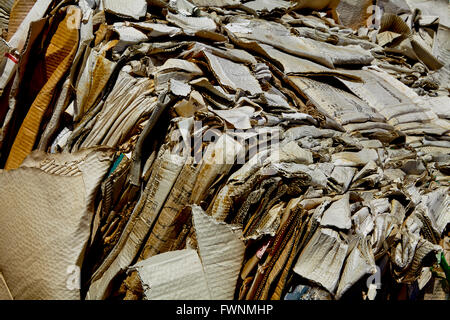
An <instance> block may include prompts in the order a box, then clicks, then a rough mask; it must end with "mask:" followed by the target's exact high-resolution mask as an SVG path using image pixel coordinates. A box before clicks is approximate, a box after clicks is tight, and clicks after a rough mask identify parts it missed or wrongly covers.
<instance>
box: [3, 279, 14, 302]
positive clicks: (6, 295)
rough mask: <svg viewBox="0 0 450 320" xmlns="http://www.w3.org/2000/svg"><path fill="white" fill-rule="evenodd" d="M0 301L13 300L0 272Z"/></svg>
mask: <svg viewBox="0 0 450 320" xmlns="http://www.w3.org/2000/svg"><path fill="white" fill-rule="evenodd" d="M0 300H14V298H13V296H12V295H11V292H10V291H9V288H8V284H7V283H6V281H5V278H4V277H3V274H2V273H1V272H0Z"/></svg>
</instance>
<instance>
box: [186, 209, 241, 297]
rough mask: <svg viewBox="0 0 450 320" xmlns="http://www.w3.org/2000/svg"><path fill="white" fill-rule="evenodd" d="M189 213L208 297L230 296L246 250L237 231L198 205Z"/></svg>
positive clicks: (232, 295)
mask: <svg viewBox="0 0 450 320" xmlns="http://www.w3.org/2000/svg"><path fill="white" fill-rule="evenodd" d="M192 214H193V221H194V228H195V233H196V236H197V241H198V247H199V254H200V258H201V260H202V264H203V269H204V271H205V274H206V279H207V283H208V288H209V290H210V294H211V298H212V299H214V300H230V299H233V297H234V291H235V287H236V281H237V278H238V276H239V271H240V269H241V265H242V262H243V258H244V250H245V246H244V243H243V241H242V240H241V239H240V232H235V231H233V230H232V228H231V226H229V225H227V224H225V223H222V222H218V221H216V220H215V219H214V218H212V217H210V216H208V215H207V214H206V213H205V212H204V211H203V210H202V209H201V208H200V207H198V206H195V205H194V206H193V207H192Z"/></svg>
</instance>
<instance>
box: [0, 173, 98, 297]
mask: <svg viewBox="0 0 450 320" xmlns="http://www.w3.org/2000/svg"><path fill="white" fill-rule="evenodd" d="M43 186H45V188H43ZM0 206H1V208H2V214H1V215H0V226H1V227H0V228H1V229H2V230H1V232H0V270H2V273H3V275H4V277H5V280H6V283H7V284H8V287H9V289H10V291H11V294H12V296H13V297H14V298H15V299H79V298H80V292H79V288H78V286H79V282H78V281H77V280H79V278H77V277H78V275H79V273H78V271H79V267H80V266H81V262H82V254H83V252H84V249H85V246H86V244H87V241H88V238H89V233H90V221H91V219H92V216H91V214H90V213H89V212H88V211H87V208H86V198H85V184H84V181H83V177H82V176H81V175H77V176H72V177H70V176H58V175H52V174H48V173H45V172H44V171H42V170H39V169H34V168H20V169H16V170H12V171H3V172H2V173H1V174H0Z"/></svg>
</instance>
